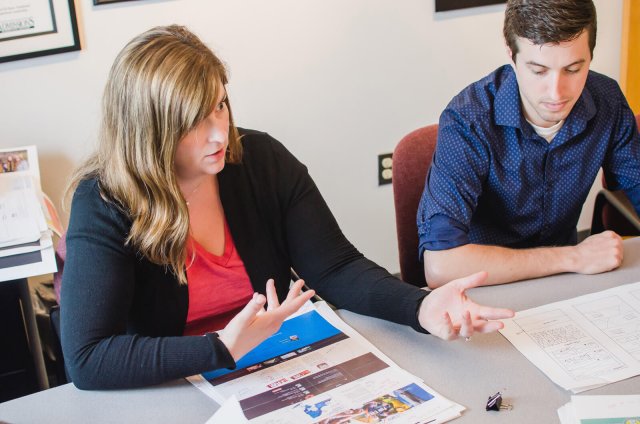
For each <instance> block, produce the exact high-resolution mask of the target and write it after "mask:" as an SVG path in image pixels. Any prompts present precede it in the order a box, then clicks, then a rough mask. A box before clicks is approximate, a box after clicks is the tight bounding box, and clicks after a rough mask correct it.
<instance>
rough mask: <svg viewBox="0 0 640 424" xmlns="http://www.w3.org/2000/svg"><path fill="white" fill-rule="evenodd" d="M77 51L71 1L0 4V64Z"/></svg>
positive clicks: (7, 1)
mask: <svg viewBox="0 0 640 424" xmlns="http://www.w3.org/2000/svg"><path fill="white" fill-rule="evenodd" d="M74 50H80V37H79V36H78V22H77V20H76V8H75V5H74V3H73V0H0V62H9V61H12V60H20V59H29V58H32V57H38V56H45V55H49V54H57V53H65V52H70V51H74Z"/></svg>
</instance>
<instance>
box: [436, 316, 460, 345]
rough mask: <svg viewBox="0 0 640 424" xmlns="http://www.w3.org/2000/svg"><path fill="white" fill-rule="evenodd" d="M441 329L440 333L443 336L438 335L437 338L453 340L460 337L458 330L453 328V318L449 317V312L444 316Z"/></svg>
mask: <svg viewBox="0 0 640 424" xmlns="http://www.w3.org/2000/svg"><path fill="white" fill-rule="evenodd" d="M439 327H440V331H439V332H440V333H441V334H437V336H438V337H440V338H441V339H444V340H453V339H455V338H456V337H458V330H457V329H456V328H455V327H454V326H453V322H451V316H449V313H448V312H445V313H444V314H443V315H442V318H441V320H440V325H439Z"/></svg>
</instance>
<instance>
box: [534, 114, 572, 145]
mask: <svg viewBox="0 0 640 424" xmlns="http://www.w3.org/2000/svg"><path fill="white" fill-rule="evenodd" d="M527 122H528V123H530V124H531V126H532V127H533V129H534V131H535V132H536V134H538V135H539V136H540V137H542V138H544V139H545V140H547V143H551V140H553V137H555V136H556V134H558V132H559V131H560V128H562V125H563V124H564V119H563V120H562V121H560V122H558V123H557V124H555V125H553V126H551V127H548V128H545V127H539V126H537V125H536V124H534V123H533V122H531V121H529V120H528V119H527Z"/></svg>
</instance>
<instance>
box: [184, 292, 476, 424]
mask: <svg viewBox="0 0 640 424" xmlns="http://www.w3.org/2000/svg"><path fill="white" fill-rule="evenodd" d="M189 381H191V382H192V383H193V384H194V385H196V387H198V388H200V389H201V390H203V391H204V392H205V393H206V394H208V395H209V396H211V397H212V398H213V399H215V400H216V401H217V402H218V403H220V404H221V405H222V407H221V408H220V409H219V410H218V411H217V412H216V414H215V415H214V416H213V417H212V418H211V420H210V421H209V422H212V423H213V422H220V423H226V422H249V423H263V424H270V423H274V424H275V423H278V424H286V423H291V424H298V423H327V424H328V423H336V422H340V423H350V422H353V423H362V422H367V423H378V422H395V423H427V422H429V423H438V422H445V421H448V420H450V419H453V418H456V417H458V416H460V414H461V412H462V411H463V410H464V407H462V406H461V405H458V404H456V403H454V402H451V401H450V400H448V399H446V398H444V397H442V396H441V395H440V394H438V393H437V392H435V391H434V390H433V389H432V388H430V387H428V386H427V385H425V384H424V383H423V382H422V381H421V380H420V379H419V378H418V377H416V376H414V375H411V374H409V373H408V372H406V371H404V370H402V369H401V368H400V367H398V366H397V365H396V364H395V363H393V362H392V361H391V360H390V359H389V358H388V357H387V356H385V355H384V354H382V353H381V352H380V351H378V350H377V349H376V348H375V347H374V346H373V345H371V344H370V343H369V342H368V341H366V339H364V338H363V337H362V336H360V335H359V334H358V333H357V332H356V331H355V330H353V329H352V328H351V327H349V326H348V325H346V324H345V323H344V322H343V321H342V320H340V318H338V317H337V315H335V313H334V312H333V311H332V310H331V309H330V308H329V307H328V306H327V305H326V303H324V302H319V303H316V307H315V308H310V309H308V310H307V311H306V312H303V313H301V314H297V315H296V316H295V317H293V318H290V319H288V320H287V321H285V322H284V323H283V325H282V328H281V329H280V330H279V331H278V333H276V334H275V335H274V336H272V337H270V338H269V339H267V340H266V341H265V342H263V343H262V344H261V345H260V346H258V347H257V348H256V349H254V350H253V351H251V352H249V353H248V354H247V355H246V356H244V357H243V358H241V359H240V360H239V361H238V363H237V367H236V369H235V370H231V371H229V370H216V371H212V372H209V373H205V374H202V375H200V376H195V377H190V378H189Z"/></svg>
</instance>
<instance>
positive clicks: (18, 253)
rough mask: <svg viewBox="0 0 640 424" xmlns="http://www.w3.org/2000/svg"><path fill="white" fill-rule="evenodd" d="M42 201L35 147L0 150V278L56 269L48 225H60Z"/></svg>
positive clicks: (51, 207) (47, 205)
mask: <svg viewBox="0 0 640 424" xmlns="http://www.w3.org/2000/svg"><path fill="white" fill-rule="evenodd" d="M45 200H46V199H45V196H43V193H42V190H41V188H40V171H39V169H38V154H37V151H36V147H35V146H25V147H14V148H10V149H0V270H1V271H2V272H0V281H7V280H15V279H18V278H25V277H30V276H33V275H43V274H49V273H51V272H55V271H56V270H57V267H56V262H55V253H54V249H53V242H52V239H51V230H49V228H50V227H51V228H55V229H56V231H58V230H59V229H60V227H61V225H60V223H59V218H58V217H57V214H56V213H55V208H54V207H53V204H52V203H51V202H50V201H49V202H48V203H47V201H45Z"/></svg>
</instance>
